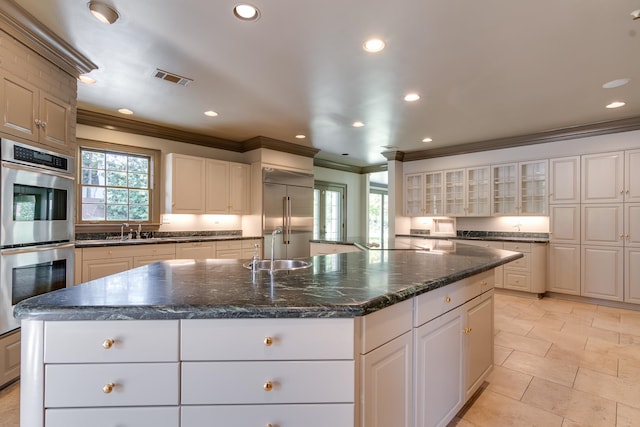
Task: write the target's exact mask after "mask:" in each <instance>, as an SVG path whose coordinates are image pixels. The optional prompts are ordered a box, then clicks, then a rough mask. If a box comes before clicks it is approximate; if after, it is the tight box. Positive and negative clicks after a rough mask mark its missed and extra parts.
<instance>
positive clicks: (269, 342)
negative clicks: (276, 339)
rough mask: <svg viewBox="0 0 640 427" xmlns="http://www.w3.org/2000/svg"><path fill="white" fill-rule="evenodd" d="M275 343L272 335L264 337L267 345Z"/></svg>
mask: <svg viewBox="0 0 640 427" xmlns="http://www.w3.org/2000/svg"><path fill="white" fill-rule="evenodd" d="M272 344H273V338H271V337H266V338H265V339H264V345H266V346H267V347H271V345H272Z"/></svg>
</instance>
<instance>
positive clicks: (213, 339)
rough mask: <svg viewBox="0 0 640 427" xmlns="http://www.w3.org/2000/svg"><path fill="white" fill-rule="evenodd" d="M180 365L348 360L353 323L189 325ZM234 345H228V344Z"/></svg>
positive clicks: (218, 321) (304, 321)
mask: <svg viewBox="0 0 640 427" xmlns="http://www.w3.org/2000/svg"><path fill="white" fill-rule="evenodd" d="M181 322H182V323H181V339H182V346H181V348H182V354H181V360H185V361H187V360H207V361H215V360H318V359H337V360H340V359H342V360H351V359H353V357H354V349H353V334H354V326H353V319H187V320H182V321H181ZM230 343H232V344H230Z"/></svg>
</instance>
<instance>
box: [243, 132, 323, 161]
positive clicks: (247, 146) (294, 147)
mask: <svg viewBox="0 0 640 427" xmlns="http://www.w3.org/2000/svg"><path fill="white" fill-rule="evenodd" d="M242 144H243V150H242V151H243V152H245V151H251V150H256V149H258V148H266V149H269V150H275V151H281V152H283V153H289V154H295V155H298V156H303V157H315V155H316V154H318V153H319V152H320V150H318V149H317V148H313V147H307V146H304V145H299V144H292V143H290V142H285V141H280V140H279V139H273V138H269V137H266V136H256V137H254V138H251V139H247V140H246V141H244V142H243V143H242Z"/></svg>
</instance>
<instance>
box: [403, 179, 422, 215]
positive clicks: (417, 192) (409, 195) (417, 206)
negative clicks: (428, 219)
mask: <svg viewBox="0 0 640 427" xmlns="http://www.w3.org/2000/svg"><path fill="white" fill-rule="evenodd" d="M423 195H424V174H421V173H417V174H410V175H405V177H404V212H405V215H407V216H421V215H424V203H423Z"/></svg>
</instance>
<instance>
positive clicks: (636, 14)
mask: <svg viewBox="0 0 640 427" xmlns="http://www.w3.org/2000/svg"><path fill="white" fill-rule="evenodd" d="M631 17H632V18H633V20H634V21H635V20H636V19H640V9H636V10H634V11H633V12H631Z"/></svg>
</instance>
